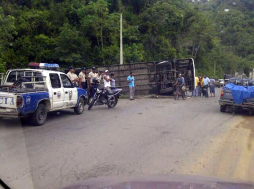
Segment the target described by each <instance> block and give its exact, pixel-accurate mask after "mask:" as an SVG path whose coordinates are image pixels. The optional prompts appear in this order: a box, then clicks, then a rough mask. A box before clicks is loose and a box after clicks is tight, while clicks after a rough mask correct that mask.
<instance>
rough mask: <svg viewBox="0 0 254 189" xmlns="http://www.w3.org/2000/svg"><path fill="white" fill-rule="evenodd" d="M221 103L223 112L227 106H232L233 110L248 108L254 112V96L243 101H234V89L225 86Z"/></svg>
mask: <svg viewBox="0 0 254 189" xmlns="http://www.w3.org/2000/svg"><path fill="white" fill-rule="evenodd" d="M219 104H220V111H221V112H225V111H226V108H227V107H231V108H233V111H236V110H238V109H247V110H249V111H250V112H251V113H254V98H250V99H246V100H244V101H243V103H240V104H237V103H235V102H234V99H233V95H232V91H231V90H229V89H227V88H225V87H224V88H223V89H222V92H221V97H220V100H219Z"/></svg>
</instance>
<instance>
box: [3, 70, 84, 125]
mask: <svg viewBox="0 0 254 189" xmlns="http://www.w3.org/2000/svg"><path fill="white" fill-rule="evenodd" d="M20 78H22V79H24V80H25V81H23V82H20V83H18V84H17V81H18V80H19V79H20ZM15 82H16V84H15V85H17V86H13V83H15ZM86 102H87V93H86V90H84V89H81V88H76V87H74V86H73V84H72V82H71V81H70V79H69V78H68V76H67V75H66V74H65V73H62V72H59V71H52V70H44V69H14V70H8V71H7V72H6V74H5V75H4V77H2V82H1V86H0V118H1V117H2V118H7V117H9V118H17V117H20V118H21V119H27V118H29V120H32V124H33V125H36V126H40V125H43V124H44V123H45V121H46V119H47V113H48V112H51V111H57V110H62V109H68V108H72V109H74V112H75V113H76V114H82V113H83V111H84V106H85V104H86Z"/></svg>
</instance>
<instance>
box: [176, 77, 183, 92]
mask: <svg viewBox="0 0 254 189" xmlns="http://www.w3.org/2000/svg"><path fill="white" fill-rule="evenodd" d="M175 85H177V87H178V88H179V90H181V89H182V87H183V86H184V77H182V74H179V75H178V78H177V80H176V83H175Z"/></svg>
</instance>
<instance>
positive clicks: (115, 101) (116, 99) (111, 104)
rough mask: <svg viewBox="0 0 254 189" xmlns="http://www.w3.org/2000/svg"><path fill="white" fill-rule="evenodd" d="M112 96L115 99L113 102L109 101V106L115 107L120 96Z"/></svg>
mask: <svg viewBox="0 0 254 189" xmlns="http://www.w3.org/2000/svg"><path fill="white" fill-rule="evenodd" d="M112 98H114V100H113V102H111V103H109V101H108V108H114V107H115V106H116V104H117V102H118V98H117V97H116V96H113V97H112Z"/></svg>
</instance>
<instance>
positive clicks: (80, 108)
mask: <svg viewBox="0 0 254 189" xmlns="http://www.w3.org/2000/svg"><path fill="white" fill-rule="evenodd" d="M84 104H85V102H84V99H83V98H80V100H79V102H78V105H77V107H75V108H74V112H75V113H76V114H78V115H80V114H82V113H83V112H84V107H85V105H84Z"/></svg>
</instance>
